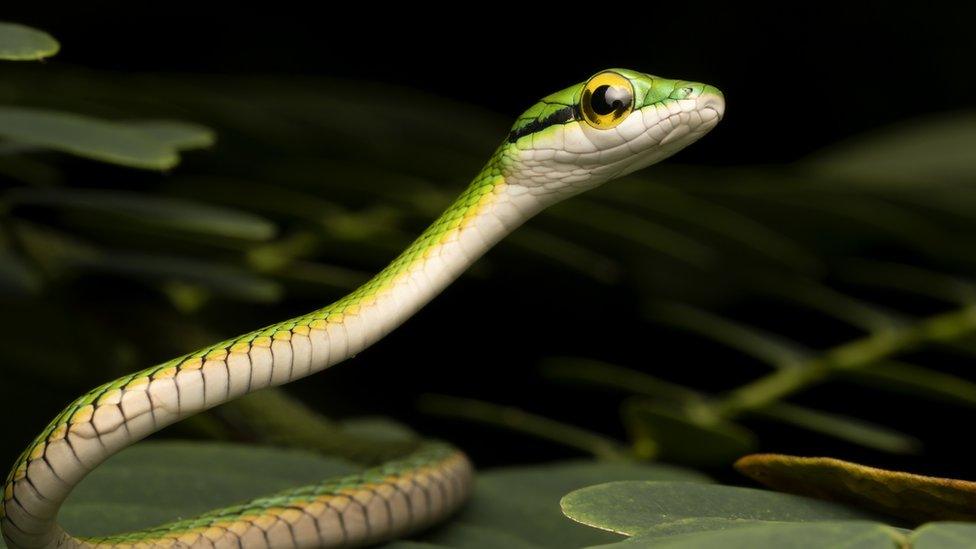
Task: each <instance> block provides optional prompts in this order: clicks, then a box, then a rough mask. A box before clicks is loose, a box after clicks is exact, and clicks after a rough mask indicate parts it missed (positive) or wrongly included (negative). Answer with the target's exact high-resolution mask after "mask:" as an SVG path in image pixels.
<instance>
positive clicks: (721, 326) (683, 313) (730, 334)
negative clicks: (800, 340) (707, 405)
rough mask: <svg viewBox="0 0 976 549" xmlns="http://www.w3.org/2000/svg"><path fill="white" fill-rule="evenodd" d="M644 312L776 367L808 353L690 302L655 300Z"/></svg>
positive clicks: (790, 365) (787, 365)
mask: <svg viewBox="0 0 976 549" xmlns="http://www.w3.org/2000/svg"><path fill="white" fill-rule="evenodd" d="M648 314H649V315H650V316H651V317H652V318H653V319H654V320H656V321H659V322H663V323H665V324H668V325H670V326H675V327H679V328H684V329H687V330H690V331H692V332H695V333H698V334H700V335H702V336H703V337H707V338H709V339H713V340H715V341H717V342H720V343H722V344H724V345H727V346H729V347H731V348H733V349H737V350H739V351H741V352H743V353H745V354H747V355H750V356H752V357H754V358H756V359H757V360H761V361H763V362H766V363H768V364H769V365H771V366H774V367H776V368H781V369H787V368H793V367H796V366H799V365H800V364H801V363H802V362H803V361H805V360H806V359H807V357H808V355H809V353H808V352H807V351H806V350H805V349H802V348H801V347H799V346H798V345H797V344H795V343H793V342H791V341H787V340H784V339H782V338H779V337H777V336H775V335H773V334H770V333H766V332H764V331H762V330H760V329H758V328H754V327H752V326H748V325H746V324H742V323H739V322H736V321H733V320H729V319H727V318H723V317H721V316H719V315H716V314H714V313H711V312H708V311H705V310H702V309H698V308H696V307H692V306H690V305H684V304H681V303H655V304H653V305H651V306H650V307H649V308H648Z"/></svg>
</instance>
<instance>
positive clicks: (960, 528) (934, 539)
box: [910, 522, 976, 549]
mask: <svg viewBox="0 0 976 549" xmlns="http://www.w3.org/2000/svg"><path fill="white" fill-rule="evenodd" d="M910 539H911V542H912V548H913V549H969V548H971V547H972V546H973V540H976V524H972V523H964V522H932V523H929V524H926V525H924V526H922V527H921V528H919V529H918V530H915V531H914V532H912V535H911V536H910Z"/></svg>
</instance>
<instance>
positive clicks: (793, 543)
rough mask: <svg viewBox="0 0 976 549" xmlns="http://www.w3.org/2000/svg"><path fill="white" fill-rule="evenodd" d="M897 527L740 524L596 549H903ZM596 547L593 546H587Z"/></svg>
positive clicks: (852, 523)
mask: <svg viewBox="0 0 976 549" xmlns="http://www.w3.org/2000/svg"><path fill="white" fill-rule="evenodd" d="M904 542H905V536H904V535H903V534H901V533H900V532H899V531H898V530H896V529H894V528H892V527H890V526H885V525H884V524H879V523H875V522H867V521H836V522H818V523H805V524H799V523H769V524H742V525H738V526H736V527H733V528H728V529H724V530H719V531H704V532H699V533H694V534H679V535H675V536H669V537H663V538H662V537H637V538H632V539H629V540H627V541H623V542H620V543H614V544H611V545H601V546H599V549H610V548H613V549H642V548H645V547H647V548H651V547H653V548H655V549H657V548H660V549H714V548H719V547H720V548H722V549H757V548H760V547H771V548H772V547H775V548H777V549H904V548H905V547H906V545H905V544H904ZM591 549H597V548H591Z"/></svg>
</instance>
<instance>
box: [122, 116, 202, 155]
mask: <svg viewBox="0 0 976 549" xmlns="http://www.w3.org/2000/svg"><path fill="white" fill-rule="evenodd" d="M127 125H128V126H129V127H132V128H136V129H138V130H139V131H141V132H142V133H144V134H145V135H147V136H150V137H152V138H153V139H155V140H156V141H159V142H160V143H163V144H165V145H166V146H168V147H172V148H174V149H176V150H180V151H185V150H189V149H204V148H207V147H211V146H213V144H214V143H215V142H216V141H217V136H216V134H214V131H213V130H211V129H210V128H207V127H206V126H201V125H199V124H192V123H190V122H182V121H179V120H133V121H130V122H127Z"/></svg>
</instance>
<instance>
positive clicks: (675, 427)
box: [622, 398, 756, 465]
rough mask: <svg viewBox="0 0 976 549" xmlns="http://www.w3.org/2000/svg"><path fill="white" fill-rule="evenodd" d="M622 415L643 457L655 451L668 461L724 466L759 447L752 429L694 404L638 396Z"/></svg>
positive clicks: (629, 401)
mask: <svg viewBox="0 0 976 549" xmlns="http://www.w3.org/2000/svg"><path fill="white" fill-rule="evenodd" d="M622 414H623V417H624V423H625V424H626V426H627V430H628V432H629V433H630V436H631V438H632V439H633V440H634V446H635V448H636V451H637V453H638V455H641V456H644V455H645V454H646V453H647V452H646V450H651V451H653V452H656V455H657V456H658V457H660V458H661V459H664V460H667V461H674V462H678V463H688V464H696V465H723V464H727V463H730V462H732V461H734V460H735V459H737V458H739V457H741V456H742V455H744V454H748V453H749V452H751V451H753V449H754V448H755V447H756V438H755V436H754V435H753V434H752V433H751V432H750V431H749V430H747V429H745V428H744V427H741V426H739V425H737V424H735V423H732V422H730V421H727V420H723V419H721V418H719V417H716V416H714V415H712V414H710V413H709V412H708V411H707V409H705V408H702V407H697V406H695V405H694V404H693V403H691V404H689V405H688V406H687V407H685V408H678V407H667V406H663V405H660V404H657V403H654V402H652V401H649V400H645V399H640V398H634V399H630V400H628V401H627V402H625V403H624V405H623V408H622Z"/></svg>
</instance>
